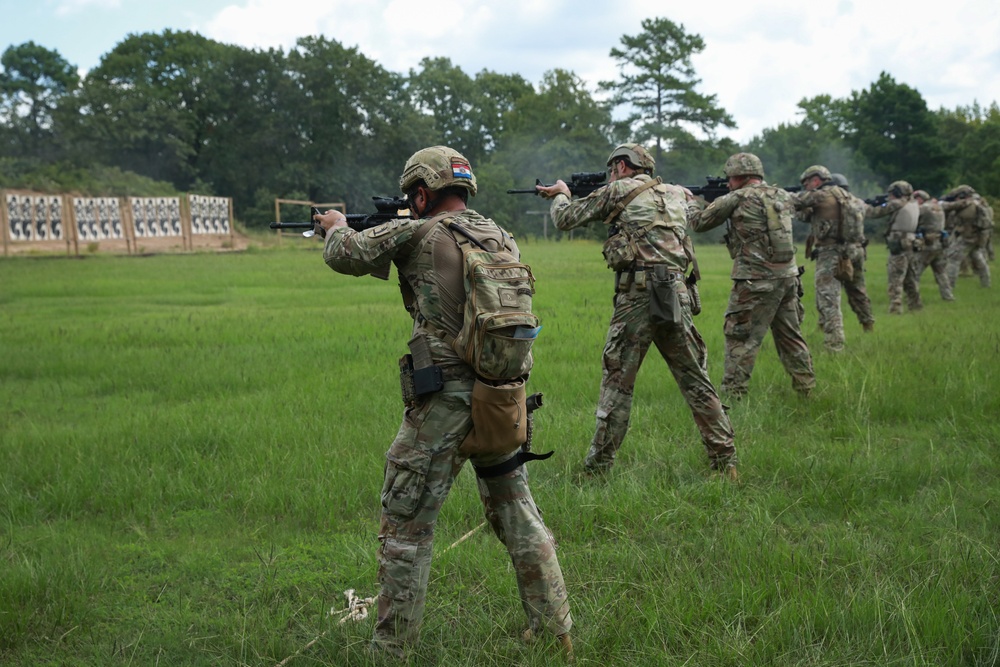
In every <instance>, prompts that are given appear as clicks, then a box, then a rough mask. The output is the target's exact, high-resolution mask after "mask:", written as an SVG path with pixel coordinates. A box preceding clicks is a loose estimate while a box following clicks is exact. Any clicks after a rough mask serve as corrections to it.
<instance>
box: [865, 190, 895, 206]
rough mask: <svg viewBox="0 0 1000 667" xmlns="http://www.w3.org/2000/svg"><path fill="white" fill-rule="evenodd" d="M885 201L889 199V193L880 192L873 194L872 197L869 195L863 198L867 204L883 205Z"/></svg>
mask: <svg viewBox="0 0 1000 667" xmlns="http://www.w3.org/2000/svg"><path fill="white" fill-rule="evenodd" d="M887 201H889V195H888V194H886V193H882V194H880V195H875V196H874V197H869V198H868V199H866V200H865V203H866V204H868V205H869V206H883V205H885V203H886V202H887Z"/></svg>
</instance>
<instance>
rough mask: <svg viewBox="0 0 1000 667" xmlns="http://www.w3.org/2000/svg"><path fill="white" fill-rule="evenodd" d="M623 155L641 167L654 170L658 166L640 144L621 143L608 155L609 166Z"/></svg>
mask: <svg viewBox="0 0 1000 667" xmlns="http://www.w3.org/2000/svg"><path fill="white" fill-rule="evenodd" d="M619 157H623V158H625V159H626V160H628V161H629V162H630V163H632V164H634V165H635V166H636V167H639V168H640V169H645V170H646V171H649V172H652V171H653V169H655V168H656V160H654V159H653V156H652V155H650V154H649V151H647V150H646V149H645V148H643V147H642V146H641V145H640V144H631V143H630V144H621V145H619V146H617V147H615V149H614V150H613V151H611V155H609V156H608V162H607V164H608V166H609V167H610V166H611V163H612V162H614V160H615V158H619Z"/></svg>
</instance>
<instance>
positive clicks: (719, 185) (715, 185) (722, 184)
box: [681, 176, 729, 202]
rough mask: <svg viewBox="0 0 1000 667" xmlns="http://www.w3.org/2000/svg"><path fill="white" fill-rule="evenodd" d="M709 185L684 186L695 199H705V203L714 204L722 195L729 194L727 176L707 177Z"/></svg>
mask: <svg viewBox="0 0 1000 667" xmlns="http://www.w3.org/2000/svg"><path fill="white" fill-rule="evenodd" d="M705 180H706V181H708V184H707V185H682V186H681V187H683V188H687V189H688V190H690V191H691V194H693V195H694V196H695V197H704V198H705V201H708V202H713V201H715V200H716V199H718V198H719V197H721V196H722V195H727V194H729V179H728V178H726V177H725V176H706V177H705Z"/></svg>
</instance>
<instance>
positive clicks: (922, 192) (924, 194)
mask: <svg viewBox="0 0 1000 667" xmlns="http://www.w3.org/2000/svg"><path fill="white" fill-rule="evenodd" d="M913 196H914V197H920V198H921V199H922V200H924V201H930V200H931V196H930V195H929V194H927V190H914V191H913Z"/></svg>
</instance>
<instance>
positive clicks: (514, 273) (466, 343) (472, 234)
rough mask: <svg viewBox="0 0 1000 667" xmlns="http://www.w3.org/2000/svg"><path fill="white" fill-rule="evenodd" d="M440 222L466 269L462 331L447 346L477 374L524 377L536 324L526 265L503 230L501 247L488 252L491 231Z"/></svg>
mask: <svg viewBox="0 0 1000 667" xmlns="http://www.w3.org/2000/svg"><path fill="white" fill-rule="evenodd" d="M443 224H445V225H447V227H448V229H449V230H450V231H451V232H452V235H453V236H454V237H455V241H456V243H458V247H459V249H461V251H462V260H463V264H464V267H465V281H464V282H465V313H464V315H465V317H464V321H463V324H462V329H461V331H459V332H458V335H457V336H456V337H455V339H454V341H449V342H450V343H451V346H452V347H453V348H454V350H455V352H457V353H458V355H459V356H460V357H461V358H462V359H463V360H464V361H465V362H466V363H467V364H469V365H470V366H472V368H473V370H475V372H476V375H478V376H480V377H481V378H485V379H487V380H494V381H497V380H513V379H517V378H524V377H526V376H527V375H528V372H529V371H530V370H531V365H532V357H531V345H532V343H534V342H535V338H536V337H537V336H538V331H539V329H540V328H541V327H539V326H538V317H536V316H535V315H533V314H532V312H531V298H532V295H534V293H535V277H534V276H533V275H532V274H531V267H529V266H528V265H527V264H522V263H521V262H520V261H519V259H518V257H517V256H516V255H515V254H514V245H513V242H512V239H510V237H509V236H508V235H507V233H506V232H504V231H503V230H502V229H501V230H500V234H501V236H502V238H503V246H502V247H500V248H497V249H496V250H490V249H489V247H488V246H487V245H486V241H487V240H488V238H493V239H495V233H494V234H491V235H490V237H486V236H484V235H483V234H482V232H481V231H479V230H477V229H476V228H475V227H470V226H467V225H463V224H461V222H460V221H458V220H455V219H454V218H449V219H446V220H444V221H443ZM498 229H499V228H498ZM508 241H510V242H509V243H508ZM491 245H496V243H495V241H494V243H493V244H491Z"/></svg>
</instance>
